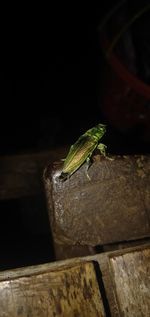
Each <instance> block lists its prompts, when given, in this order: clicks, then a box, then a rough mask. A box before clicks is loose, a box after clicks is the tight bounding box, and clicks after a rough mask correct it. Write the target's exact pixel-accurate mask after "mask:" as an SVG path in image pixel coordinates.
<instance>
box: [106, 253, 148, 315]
mask: <svg viewBox="0 0 150 317" xmlns="http://www.w3.org/2000/svg"><path fill="white" fill-rule="evenodd" d="M110 264H111V268H112V272H113V278H114V290H116V296H117V302H118V306H119V309H120V315H121V316H122V317H131V316H132V317H149V315H150V249H143V250H136V251H133V252H131V250H130V252H126V253H124V254H120V255H118V256H112V257H111V258H110Z"/></svg>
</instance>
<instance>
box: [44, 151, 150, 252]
mask: <svg viewBox="0 0 150 317" xmlns="http://www.w3.org/2000/svg"><path fill="white" fill-rule="evenodd" d="M61 167H62V165H61V163H60V162H58V163H56V164H54V165H53V166H48V167H47V168H46V169H45V171H44V183H45V190H46V194H47V205H48V208H49V217H50V222H51V228H52V231H53V237H54V241H56V242H57V243H60V244H64V245H65V244H68V245H76V244H77V245H90V246H96V245H103V244H109V243H115V242H119V241H130V240H136V239H140V238H144V237H149V236H150V156H138V155H136V156H114V157H113V160H108V159H105V158H103V157H102V156H95V157H94V162H93V164H92V166H91V167H90V168H89V171H88V174H89V176H90V178H91V180H90V181H89V179H88V178H87V176H86V173H85V169H86V167H85V164H84V165H83V166H82V167H81V168H80V169H79V170H78V171H77V172H76V173H75V174H73V175H72V176H71V177H70V178H69V179H68V180H66V181H64V182H62V181H60V180H59V178H58V176H59V174H60V170H61Z"/></svg>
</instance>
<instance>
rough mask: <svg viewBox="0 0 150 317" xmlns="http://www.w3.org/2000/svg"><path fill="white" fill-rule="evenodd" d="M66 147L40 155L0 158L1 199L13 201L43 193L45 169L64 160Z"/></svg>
mask: <svg viewBox="0 0 150 317" xmlns="http://www.w3.org/2000/svg"><path fill="white" fill-rule="evenodd" d="M65 153H66V148H65V147H60V148H56V149H51V150H50V151H43V152H38V153H27V154H20V155H11V156H1V157H0V199H12V198H18V197H21V196H27V195H32V194H38V193H40V192H41V186H42V185H43V184H42V174H43V169H44V168H45V166H46V165H47V164H49V163H50V162H53V161H55V160H56V159H58V158H60V159H61V158H63V157H64V156H65Z"/></svg>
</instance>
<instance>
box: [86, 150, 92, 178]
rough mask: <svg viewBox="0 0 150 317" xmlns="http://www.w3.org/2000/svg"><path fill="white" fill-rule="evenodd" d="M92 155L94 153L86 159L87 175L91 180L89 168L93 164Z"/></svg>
mask: <svg viewBox="0 0 150 317" xmlns="http://www.w3.org/2000/svg"><path fill="white" fill-rule="evenodd" d="M91 155H92V153H91V154H90V155H89V156H88V157H87V159H86V176H87V178H88V180H91V179H90V176H89V174H88V169H89V167H90V165H91V160H90V157H91Z"/></svg>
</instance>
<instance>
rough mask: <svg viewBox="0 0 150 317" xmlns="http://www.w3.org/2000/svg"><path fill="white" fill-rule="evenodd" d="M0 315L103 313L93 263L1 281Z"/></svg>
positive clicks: (91, 315)
mask: <svg viewBox="0 0 150 317" xmlns="http://www.w3.org/2000/svg"><path fill="white" fill-rule="evenodd" d="M0 316H5V317H10V316H11V317H17V316H18V317H19V316H21V317H27V316H30V317H38V316H39V317H44V316H45V317H46V316H49V317H55V316H64V317H71V316H72V317H74V316H82V317H87V316H89V317H94V316H95V317H98V316H99V317H105V313H104V308H103V303H102V299H101V295H100V291H99V286H98V282H97V279H96V274H95V270H94V266H93V263H92V262H91V263H81V264H80V265H76V266H72V267H68V268H64V269H61V270H57V271H51V272H50V271H49V272H48V271H47V272H44V273H43V274H42V273H39V274H36V275H30V276H22V277H20V278H14V279H12V280H5V281H1V283H0Z"/></svg>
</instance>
